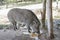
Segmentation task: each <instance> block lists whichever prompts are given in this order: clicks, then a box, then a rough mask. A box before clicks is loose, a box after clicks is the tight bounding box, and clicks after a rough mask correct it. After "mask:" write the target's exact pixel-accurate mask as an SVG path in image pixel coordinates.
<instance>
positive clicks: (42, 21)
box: [41, 0, 46, 29]
mask: <svg viewBox="0 0 60 40" xmlns="http://www.w3.org/2000/svg"><path fill="white" fill-rule="evenodd" d="M45 14H46V0H43V12H41V17H42V18H41V27H42V29H43V28H45Z"/></svg>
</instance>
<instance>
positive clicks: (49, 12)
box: [46, 0, 54, 39]
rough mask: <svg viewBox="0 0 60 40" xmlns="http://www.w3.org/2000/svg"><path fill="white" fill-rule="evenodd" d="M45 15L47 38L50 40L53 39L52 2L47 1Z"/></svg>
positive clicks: (50, 0)
mask: <svg viewBox="0 0 60 40" xmlns="http://www.w3.org/2000/svg"><path fill="white" fill-rule="evenodd" d="M46 13H47V21H48V36H49V38H50V39H53V38H54V33H53V15H52V0H47V4H46Z"/></svg>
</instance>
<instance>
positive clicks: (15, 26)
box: [12, 21, 17, 31]
mask: <svg viewBox="0 0 60 40" xmlns="http://www.w3.org/2000/svg"><path fill="white" fill-rule="evenodd" d="M12 24H13V27H14V30H15V31H16V29H17V23H16V22H15V21H13V22H12Z"/></svg>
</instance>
